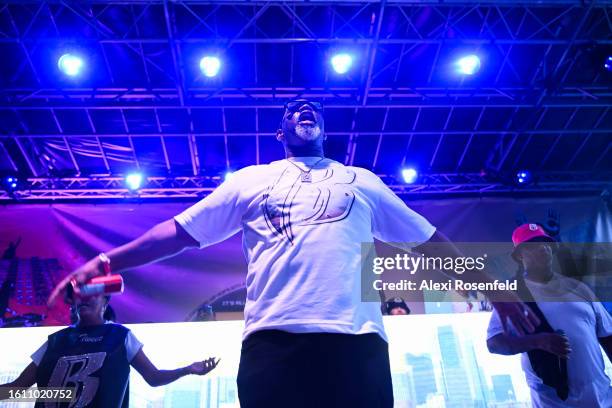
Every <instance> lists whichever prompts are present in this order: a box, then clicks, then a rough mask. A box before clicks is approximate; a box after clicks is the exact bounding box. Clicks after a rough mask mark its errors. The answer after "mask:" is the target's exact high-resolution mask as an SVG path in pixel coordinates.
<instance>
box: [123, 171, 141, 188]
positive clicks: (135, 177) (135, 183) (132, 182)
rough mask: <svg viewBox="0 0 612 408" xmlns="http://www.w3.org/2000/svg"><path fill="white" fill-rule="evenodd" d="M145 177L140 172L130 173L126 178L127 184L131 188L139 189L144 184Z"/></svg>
mask: <svg viewBox="0 0 612 408" xmlns="http://www.w3.org/2000/svg"><path fill="white" fill-rule="evenodd" d="M142 181H143V177H142V174H140V173H132V174H128V175H127V177H126V178H125V184H126V185H127V187H128V188H129V189H130V190H138V189H139V188H140V186H141V185H142Z"/></svg>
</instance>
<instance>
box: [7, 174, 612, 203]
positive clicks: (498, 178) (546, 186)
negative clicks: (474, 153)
mask: <svg viewBox="0 0 612 408" xmlns="http://www.w3.org/2000/svg"><path fill="white" fill-rule="evenodd" d="M380 177H381V178H382V179H383V180H384V181H385V182H386V183H387V185H388V186H389V187H390V188H391V190H393V191H394V192H395V193H396V194H397V195H399V196H454V195H480V196H482V195H496V194H504V193H513V194H526V193H539V194H550V193H601V192H602V191H604V190H606V189H609V188H612V173H598V174H593V173H575V172H566V173H563V172H558V173H542V174H537V175H536V177H535V180H534V182H533V183H532V184H528V185H520V186H518V185H516V184H514V183H513V180H512V178H510V177H508V176H507V175H506V176H503V175H495V176H491V175H487V174H480V173H460V174H459V173H440V174H424V175H422V176H420V178H419V181H418V182H417V183H414V184H405V183H402V182H400V181H399V180H398V178H397V177H395V176H393V175H384V174H383V175H380ZM221 181H222V180H221V177H219V176H205V177H149V178H148V179H147V180H146V183H145V184H144V185H143V187H142V188H141V189H139V190H137V191H131V190H128V189H127V188H126V187H125V179H124V178H122V177H91V178H82V177H80V178H60V179H49V178H31V179H28V182H27V184H28V187H27V188H22V189H21V190H19V191H15V192H13V193H11V194H9V193H7V192H5V191H0V201H12V202H20V201H21V202H27V201H65V200H69V201H83V200H86V201H90V200H116V199H138V200H151V199H176V198H181V199H197V198H202V197H204V196H206V195H208V194H210V193H211V192H212V191H213V190H214V189H215V188H216V187H217V186H218V185H219V184H220V183H221Z"/></svg>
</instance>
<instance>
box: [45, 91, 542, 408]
mask: <svg viewBox="0 0 612 408" xmlns="http://www.w3.org/2000/svg"><path fill="white" fill-rule="evenodd" d="M325 138H326V136H325V133H324V120H323V107H322V106H321V104H319V103H318V102H312V101H306V100H295V101H291V102H288V103H287V104H285V110H284V113H283V118H282V121H281V126H280V129H279V130H278V131H277V139H278V140H279V141H280V142H281V143H282V144H283V146H284V148H285V153H286V158H285V159H283V160H278V161H274V162H272V163H269V164H266V165H258V166H250V167H247V168H244V169H242V170H239V171H237V172H235V173H234V175H233V177H231V178H230V179H229V180H227V181H225V182H224V183H223V184H221V185H220V186H219V187H218V188H217V189H216V190H215V191H214V192H213V193H211V194H210V195H209V196H207V197H206V198H204V199H203V200H202V201H200V202H198V203H197V204H195V205H194V206H192V207H191V208H189V209H187V210H186V211H184V212H183V213H181V214H179V215H177V216H176V217H175V218H174V219H171V220H168V221H166V222H163V223H161V224H159V225H157V226H155V227H154V228H152V229H151V230H150V231H149V232H147V233H145V234H144V235H143V236H141V237H139V238H137V239H136V240H134V241H132V242H130V243H128V244H126V245H123V246H121V247H119V248H116V249H113V250H112V251H110V252H108V253H107V254H106V255H107V257H108V258H110V260H111V265H112V266H113V271H114V272H117V271H120V270H125V269H129V268H131V267H135V266H138V265H142V264H145V263H148V262H152V261H155V260H158V259H161V258H163V257H167V256H170V255H172V254H175V253H177V252H180V251H181V250H183V249H185V248H188V247H194V246H199V247H200V248H203V247H206V246H209V245H213V244H215V243H218V242H220V241H223V240H225V239H226V238H229V237H230V236H232V235H234V234H235V233H237V232H239V231H242V232H243V249H244V253H245V256H246V258H247V261H248V272H247V276H246V286H247V299H246V307H245V310H244V314H245V330H244V336H243V346H242V354H241V361H240V368H239V374H238V392H239V398H240V402H241V406H242V407H243V408H251V407H257V408H258V407H265V408H274V407H283V408H284V407H292V408H296V407H326V406H329V407H341V406H342V407H348V406H350V407H367V408H373V407H391V406H392V405H393V395H392V387H391V375H390V369H389V357H388V352H387V343H386V336H385V332H384V328H383V322H382V316H381V311H380V304H378V303H374V302H369V303H368V302H362V301H361V298H360V296H361V288H360V285H361V279H360V271H361V264H360V262H361V249H362V244H363V243H371V242H373V240H374V238H377V239H379V240H381V241H386V242H394V243H413V245H419V244H421V245H420V246H419V248H418V249H419V251H420V252H422V253H425V254H426V255H427V254H431V253H432V249H431V248H429V247H428V245H427V244H425V243H426V242H427V241H435V242H436V243H437V244H440V243H443V245H442V247H444V248H446V252H445V254H444V255H449V256H457V255H460V254H459V253H458V251H457V250H456V249H455V247H454V246H453V245H451V244H450V243H449V242H448V240H447V239H446V238H445V237H444V235H442V234H441V233H439V232H437V231H436V229H435V228H434V227H433V226H432V225H431V224H430V223H429V222H428V221H427V220H426V219H424V218H423V217H422V216H420V215H419V214H417V213H415V212H414V211H412V210H411V209H410V208H408V207H407V206H406V205H405V204H404V203H403V202H402V200H400V199H399V198H398V197H397V196H396V195H395V194H394V193H393V192H392V191H391V190H390V189H389V188H388V187H387V186H386V185H385V184H384V183H383V182H382V181H381V180H380V179H379V178H378V177H377V176H376V175H374V174H373V173H372V172H370V171H368V170H365V169H362V168H358V167H349V166H345V165H343V164H342V163H339V162H336V161H334V160H331V159H328V158H325V156H324V152H323V141H324V140H325ZM438 246H439V245H438ZM436 255H440V253H439V252H436ZM103 259H106V257H103ZM101 271H102V266H101V264H100V261H99V260H98V259H97V258H94V259H93V260H91V261H90V262H88V263H87V264H86V265H84V266H83V267H81V268H79V270H77V271H75V272H74V273H73V275H72V277H74V278H76V279H77V281H78V282H85V281H86V280H87V279H88V278H89V277H92V276H95V275H98V274H100V273H101ZM70 278H71V277H68V278H67V279H66V280H65V281H64V282H63V283H62V284H60V285H59V286H58V288H57V289H56V292H55V293H54V295H53V296H52V298H51V299H53V298H54V297H55V296H56V295H57V294H58V293H59V292H60V291H61V289H62V288H63V286H64V285H65V284H66V283H67V282H68V281H69V279H70ZM466 278H467V276H466V275H464V276H463V279H466ZM473 278H474V279H475V280H476V279H479V280H481V281H482V280H487V279H488V277H486V276H484V275H480V276H474V277H473ZM497 307H498V309H499V312H500V314H502V315H503V316H504V317H505V318H508V319H510V320H511V321H514V322H515V323H516V326H518V327H520V328H522V329H525V330H527V331H531V330H533V328H534V325H535V324H537V322H538V320H537V317H535V316H534V315H533V314H532V313H531V312H530V310H529V309H528V308H525V306H524V305H523V304H521V303H518V302H516V303H512V302H510V303H498V304H497ZM406 341H409V339H408V338H407V339H406Z"/></svg>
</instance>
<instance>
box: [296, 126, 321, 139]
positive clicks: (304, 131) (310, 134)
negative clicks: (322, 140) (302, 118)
mask: <svg viewBox="0 0 612 408" xmlns="http://www.w3.org/2000/svg"><path fill="white" fill-rule="evenodd" d="M295 135H296V136H297V137H299V138H300V139H302V140H306V141H308V142H311V141H313V140H316V139H318V138H319V137H320V136H321V128H320V127H319V126H302V125H297V126H296V127H295Z"/></svg>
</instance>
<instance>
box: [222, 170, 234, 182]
mask: <svg viewBox="0 0 612 408" xmlns="http://www.w3.org/2000/svg"><path fill="white" fill-rule="evenodd" d="M232 177H234V172H233V171H227V172H225V175H224V176H223V179H224V180H225V181H227V180H229V179H231V178H232Z"/></svg>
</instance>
